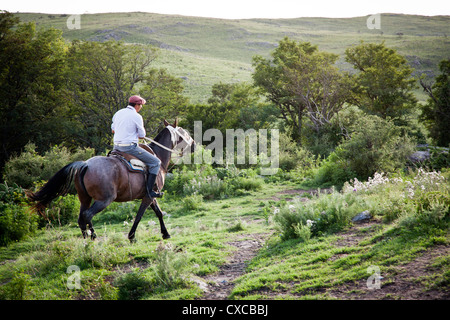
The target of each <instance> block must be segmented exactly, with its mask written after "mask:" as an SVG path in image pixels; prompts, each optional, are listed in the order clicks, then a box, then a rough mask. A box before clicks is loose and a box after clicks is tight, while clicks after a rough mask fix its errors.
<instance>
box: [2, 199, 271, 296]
mask: <svg viewBox="0 0 450 320" xmlns="http://www.w3.org/2000/svg"><path fill="white" fill-rule="evenodd" d="M252 197H255V194H251V192H248V193H247V194H246V195H243V196H241V197H239V198H238V199H242V201H239V203H238V205H236V202H235V201H236V198H230V199H225V200H217V201H205V202H202V204H201V209H198V208H194V209H192V204H189V205H186V204H184V205H183V204H182V205H180V202H179V199H177V198H174V197H171V196H170V195H169V196H165V198H164V199H162V200H161V201H160V206H161V208H162V209H163V210H165V211H167V212H168V213H169V214H168V215H166V216H165V218H164V220H165V223H166V227H167V229H168V230H169V232H170V233H171V236H172V238H171V239H170V240H167V241H162V240H161V235H160V231H159V223H158V220H157V218H156V217H155V215H154V213H153V211H151V210H149V211H147V214H146V215H145V216H144V218H143V219H142V221H141V223H140V225H139V227H138V229H137V233H136V238H137V240H138V241H137V243H135V244H131V243H130V242H129V241H128V240H127V233H128V231H129V229H130V227H131V221H130V216H129V215H128V211H129V210H130V208H133V207H134V208H137V206H138V202H136V203H135V202H130V203H128V204H113V205H112V208H111V209H107V211H106V212H103V213H100V214H98V215H97V216H96V217H94V220H93V222H94V226H95V227H96V233H97V235H98V238H97V239H96V240H95V241H91V240H84V239H82V237H81V233H80V231H79V229H78V227H77V226H76V224H75V223H73V224H71V225H68V226H63V227H53V228H48V229H46V230H41V231H39V232H38V234H37V235H36V236H34V237H33V238H30V239H27V240H23V241H21V242H17V243H13V244H11V245H9V246H8V247H2V248H1V249H0V283H1V286H0V298H1V299H193V298H198V297H200V296H201V294H202V293H203V292H202V291H201V290H200V289H199V288H198V286H197V285H196V284H195V283H194V282H193V281H192V280H191V278H192V277H195V276H204V275H207V274H211V273H214V272H216V271H218V268H219V266H220V265H222V264H223V263H225V261H226V258H227V257H228V256H229V255H230V254H231V253H232V252H233V250H234V248H233V247H231V246H230V245H227V242H229V241H231V240H232V239H234V238H235V237H238V236H239V234H241V233H258V232H261V231H262V230H266V229H267V225H266V224H264V223H263V222H262V219H260V215H261V213H260V212H259V211H258V207H257V206H255V203H254V202H253V201H250V199H251V198H252ZM185 199H189V196H188V197H186V198H185ZM185 199H184V200H185ZM258 205H259V202H258ZM102 215H104V216H102ZM108 217H110V218H111V220H110V221H107V218H108ZM120 217H122V218H124V220H122V221H119V219H120ZM240 219H242V220H244V219H245V220H246V221H251V220H257V221H259V222H254V223H245V222H243V221H241V220H240ZM70 266H77V267H79V269H80V273H79V275H80V279H81V287H80V289H78V290H76V289H74V290H69V289H68V288H67V281H68V279H69V277H70V276H71V274H69V273H67V270H68V268H69V267H70Z"/></svg>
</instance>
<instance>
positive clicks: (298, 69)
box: [253, 37, 349, 141]
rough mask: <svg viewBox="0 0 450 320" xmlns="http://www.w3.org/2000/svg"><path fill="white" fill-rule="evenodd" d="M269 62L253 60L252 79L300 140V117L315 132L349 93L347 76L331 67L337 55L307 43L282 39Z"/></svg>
mask: <svg viewBox="0 0 450 320" xmlns="http://www.w3.org/2000/svg"><path fill="white" fill-rule="evenodd" d="M271 56H272V59H271V60H268V59H264V58H262V57H261V56H255V57H254V58H253V66H254V67H255V72H254V73H253V80H254V82H255V85H256V86H258V87H259V88H261V89H262V90H263V92H264V93H265V94H266V96H267V98H268V99H269V100H270V101H272V102H273V103H275V104H276V105H277V106H278V107H279V108H280V111H281V114H282V116H283V118H284V119H285V120H286V123H287V124H288V125H289V126H291V127H292V128H293V129H294V137H295V138H296V140H297V141H300V138H301V136H302V126H303V117H304V116H305V115H307V116H308V118H309V120H310V125H311V126H312V127H313V128H314V130H316V131H317V132H319V131H320V130H321V128H322V127H323V126H324V125H328V124H330V121H331V118H332V117H333V116H334V115H335V114H336V113H337V112H338V111H339V110H340V109H341V108H342V106H343V104H344V103H345V100H346V99H347V94H348V92H349V82H348V77H347V76H345V75H344V74H342V73H341V72H339V70H338V69H337V68H336V67H335V66H334V63H335V62H336V60H337V58H338V56H337V55H335V54H332V53H327V52H320V51H318V49H317V46H313V45H311V44H310V43H309V42H299V43H297V42H295V41H293V40H290V39H289V38H287V37H285V38H284V39H283V40H281V41H280V43H279V46H278V47H277V48H276V49H275V50H274V51H273V52H272V54H271Z"/></svg>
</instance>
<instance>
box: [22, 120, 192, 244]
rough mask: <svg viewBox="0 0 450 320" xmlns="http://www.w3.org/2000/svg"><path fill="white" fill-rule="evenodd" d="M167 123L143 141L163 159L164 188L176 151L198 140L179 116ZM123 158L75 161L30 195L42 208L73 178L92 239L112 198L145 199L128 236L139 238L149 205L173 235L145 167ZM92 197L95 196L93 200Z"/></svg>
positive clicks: (80, 222)
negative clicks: (131, 166)
mask: <svg viewBox="0 0 450 320" xmlns="http://www.w3.org/2000/svg"><path fill="white" fill-rule="evenodd" d="M164 125H165V128H164V129H163V130H162V131H161V132H159V134H158V135H157V136H156V137H155V139H154V140H152V139H148V138H146V139H148V140H152V142H151V143H150V144H149V145H144V144H142V145H141V147H150V149H151V150H153V151H154V154H155V155H156V156H157V157H158V158H159V159H160V160H161V167H160V170H159V173H158V177H157V182H156V184H155V189H158V190H161V189H162V188H163V186H164V181H165V176H166V174H167V170H168V165H169V163H170V160H171V157H172V153H176V152H180V156H181V155H185V154H187V153H188V152H189V151H190V152H194V150H195V141H194V140H193V139H192V138H191V136H190V135H189V133H187V132H186V131H185V130H184V129H183V128H181V127H178V119H177V120H175V123H174V124H169V123H168V122H167V121H166V120H164ZM182 146H184V148H183V147H182ZM188 147H189V148H188ZM120 158H121V157H117V156H110V155H108V156H95V157H92V158H90V159H88V160H86V161H75V162H72V163H70V164H68V165H66V166H65V167H64V168H62V169H61V170H59V171H58V172H57V173H55V175H54V176H53V177H51V178H50V179H49V180H48V181H47V183H45V184H44V185H43V186H42V188H41V189H40V190H39V191H37V192H36V193H29V194H28V198H29V199H31V200H32V201H34V202H35V205H34V206H35V208H36V209H37V210H42V209H43V208H45V207H47V206H48V205H49V204H50V202H51V201H52V200H53V199H55V198H56V197H58V196H63V195H66V194H67V193H68V191H69V188H70V185H71V183H72V181H73V182H74V183H75V189H76V191H77V194H78V199H79V200H80V214H79V217H78V225H79V227H80V229H81V233H82V235H83V238H86V237H87V236H88V231H87V226H89V232H90V236H91V239H92V240H94V239H95V238H96V237H97V236H96V234H95V231H94V227H93V225H92V218H93V217H94V216H95V215H96V214H97V213H99V212H100V211H102V210H104V209H105V208H106V207H108V206H109V205H110V204H111V203H112V202H127V201H131V200H134V199H142V202H141V205H140V207H139V210H138V212H137V214H136V218H135V219H134V223H133V226H132V227H131V230H130V232H129V233H128V239H129V240H130V241H131V242H134V241H135V233H136V229H137V227H138V224H139V222H140V220H141V218H142V216H143V215H144V212H145V210H146V209H147V208H148V207H149V206H150V207H151V208H152V209H153V211H154V212H155V214H156V216H157V217H158V219H159V223H160V227H161V233H162V238H163V239H169V238H170V234H169V233H168V232H167V229H166V227H165V225H164V221H163V213H162V211H161V209H160V207H159V205H158V203H157V201H156V199H155V198H149V197H148V196H147V193H146V187H145V184H146V182H145V181H146V180H145V179H146V177H145V175H144V173H143V171H142V172H134V171H130V170H128V168H127V164H125V163H124V162H123V159H120ZM144 171H146V170H144ZM92 200H94V201H93V203H92ZM91 203H92V204H91Z"/></svg>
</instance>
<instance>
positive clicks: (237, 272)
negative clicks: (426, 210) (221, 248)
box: [201, 233, 269, 300]
mask: <svg viewBox="0 0 450 320" xmlns="http://www.w3.org/2000/svg"><path fill="white" fill-rule="evenodd" d="M268 236H269V234H268V233H259V234H256V233H255V234H248V235H242V236H241V237H240V238H241V239H242V240H239V239H237V240H236V241H231V242H228V243H227V244H229V245H232V246H234V247H236V248H237V251H236V252H235V254H234V255H233V256H232V257H231V258H230V259H229V260H228V261H227V262H226V263H225V264H224V265H222V266H221V267H220V270H219V271H218V272H216V273H215V274H212V275H208V276H205V277H203V278H202V279H203V281H205V282H206V286H204V291H205V294H204V295H203V296H202V297H201V299H202V300H225V299H227V298H228V296H229V295H230V293H231V291H232V290H233V287H234V280H235V279H236V278H238V277H240V276H241V275H243V274H244V273H245V269H246V267H247V264H248V262H249V261H250V260H251V259H253V257H255V256H256V254H257V253H258V251H259V249H261V247H262V246H263V245H264V242H265V241H266V239H267V237H268Z"/></svg>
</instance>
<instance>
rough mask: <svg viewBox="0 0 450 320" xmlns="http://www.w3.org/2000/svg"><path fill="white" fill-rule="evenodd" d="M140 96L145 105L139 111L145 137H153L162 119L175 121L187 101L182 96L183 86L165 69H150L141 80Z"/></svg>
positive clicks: (182, 111) (178, 79) (183, 109)
mask: <svg viewBox="0 0 450 320" xmlns="http://www.w3.org/2000/svg"><path fill="white" fill-rule="evenodd" d="M142 82H143V85H142V88H141V89H140V90H139V92H140V94H141V95H142V96H143V97H145V99H146V100H147V104H146V105H145V106H144V108H143V109H142V110H141V114H142V117H143V118H144V126H145V128H147V131H148V132H147V135H148V136H154V135H155V134H156V133H157V131H159V130H160V129H161V126H162V125H163V120H164V119H175V118H176V117H178V116H179V115H182V114H184V112H185V111H186V106H187V104H188V102H189V99H188V98H186V97H185V96H183V90H184V87H183V84H182V80H181V79H180V78H176V77H174V76H172V75H170V74H169V73H167V70H165V69H151V70H150V71H148V72H147V73H146V75H145V76H144V79H143V81H142Z"/></svg>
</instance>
